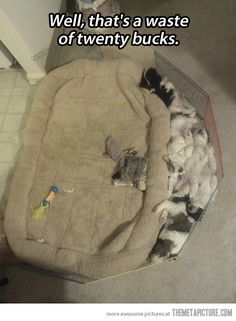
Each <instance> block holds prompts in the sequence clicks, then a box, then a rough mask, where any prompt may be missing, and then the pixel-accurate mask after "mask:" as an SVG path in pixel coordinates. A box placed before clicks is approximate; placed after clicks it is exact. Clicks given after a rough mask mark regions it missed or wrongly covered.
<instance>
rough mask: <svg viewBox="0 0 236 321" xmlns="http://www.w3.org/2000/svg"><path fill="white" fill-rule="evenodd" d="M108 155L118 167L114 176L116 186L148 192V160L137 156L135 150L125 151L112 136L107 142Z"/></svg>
mask: <svg viewBox="0 0 236 321" xmlns="http://www.w3.org/2000/svg"><path fill="white" fill-rule="evenodd" d="M106 154H107V155H109V156H110V157H111V158H112V159H113V160H114V161H115V162H116V163H117V165H118V170H117V171H116V173H115V174H113V176H112V180H113V183H114V185H115V186H119V185H125V186H135V187H137V188H138V189H139V190H140V191H145V190H146V177H147V165H148V160H147V158H145V157H140V156H137V151H136V150H135V149H134V148H132V149H129V150H126V151H123V150H122V149H121V146H120V145H119V144H118V142H117V141H116V140H115V139H114V138H113V137H111V136H109V137H108V138H107V140H106Z"/></svg>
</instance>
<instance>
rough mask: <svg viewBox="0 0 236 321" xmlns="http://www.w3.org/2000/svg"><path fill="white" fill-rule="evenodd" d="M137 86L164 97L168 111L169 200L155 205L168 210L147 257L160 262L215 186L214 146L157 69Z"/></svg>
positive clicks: (184, 235)
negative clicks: (169, 119) (169, 117)
mask: <svg viewBox="0 0 236 321" xmlns="http://www.w3.org/2000/svg"><path fill="white" fill-rule="evenodd" d="M140 87H143V88H146V89H149V90H150V91H151V92H152V93H153V94H156V95H157V96H158V97H159V98H161V99H162V100H163V102H164V103H165V104H166V106H167V108H168V109H169V111H170V114H171V139H170V141H169V143H168V146H167V147H168V156H166V157H165V158H164V160H165V161H166V163H167V167H168V170H169V180H168V185H169V186H168V199H167V200H166V201H164V202H162V203H161V204H158V205H157V206H156V207H155V208H154V212H155V213H157V214H160V213H163V212H167V213H168V215H167V219H166V222H165V224H164V225H163V227H162V229H161V231H160V233H159V235H158V237H157V241H156V244H155V246H154V247H153V250H152V252H151V253H150V256H149V260H150V261H152V262H161V261H163V260H165V259H168V258H171V257H174V256H176V255H177V254H178V253H179V251H180V250H181V248H182V246H183V244H184V242H185V241H186V239H187V238H188V235H189V233H190V231H191V229H192V227H193V224H194V222H195V221H198V220H199V219H200V217H201V215H202V214H203V211H204V208H205V206H206V204H207V202H208V201H209V199H210V197H211V196H212V194H213V192H214V190H215V189H216V185H217V178H216V175H215V172H216V162H215V157H214V150H213V147H212V146H211V145H210V142H209V137H208V134H207V132H206V130H205V129H203V128H201V127H200V126H199V119H198V116H197V113H196V109H195V108H194V107H193V106H192V105H191V104H190V102H189V101H187V100H186V99H185V98H183V97H181V96H180V95H179V94H178V92H176V91H175V88H174V86H173V84H172V83H170V82H169V81H168V80H167V79H164V80H162V77H161V76H160V75H159V74H158V72H157V71H156V69H154V68H150V69H148V70H147V71H144V72H143V75H142V79H141V82H140Z"/></svg>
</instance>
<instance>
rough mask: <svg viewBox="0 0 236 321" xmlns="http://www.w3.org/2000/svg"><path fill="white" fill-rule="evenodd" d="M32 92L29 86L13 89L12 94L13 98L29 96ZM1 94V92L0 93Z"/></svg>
mask: <svg viewBox="0 0 236 321" xmlns="http://www.w3.org/2000/svg"><path fill="white" fill-rule="evenodd" d="M30 90H31V87H30V86H28V87H21V88H18V87H16V88H13V89H12V92H11V95H13V96H19V95H24V96H25V95H28V94H29V93H30ZM0 93H1V91H0Z"/></svg>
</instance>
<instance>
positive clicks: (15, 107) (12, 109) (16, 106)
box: [7, 95, 28, 114]
mask: <svg viewBox="0 0 236 321" xmlns="http://www.w3.org/2000/svg"><path fill="white" fill-rule="evenodd" d="M27 99H28V95H24V96H23V95H21V96H12V97H11V98H10V102H9V106H8V110H7V113H20V114H23V113H24V112H25V108H26V105H27Z"/></svg>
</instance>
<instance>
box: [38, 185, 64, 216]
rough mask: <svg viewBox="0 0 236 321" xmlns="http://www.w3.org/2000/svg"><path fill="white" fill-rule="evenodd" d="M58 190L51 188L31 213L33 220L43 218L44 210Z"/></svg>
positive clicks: (54, 187) (55, 187)
mask: <svg viewBox="0 0 236 321" xmlns="http://www.w3.org/2000/svg"><path fill="white" fill-rule="evenodd" d="M58 191H59V189H58V187H57V186H55V185H54V186H51V187H50V191H49V193H48V195H47V196H46V197H45V198H44V199H43V200H42V201H41V202H40V203H39V204H38V206H37V207H36V208H35V209H34V211H33V213H32V219H33V220H36V221H38V220H42V219H43V218H44V217H45V209H46V208H47V207H48V206H49V204H50V203H51V202H52V200H53V198H54V197H55V195H56V193H58Z"/></svg>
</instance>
